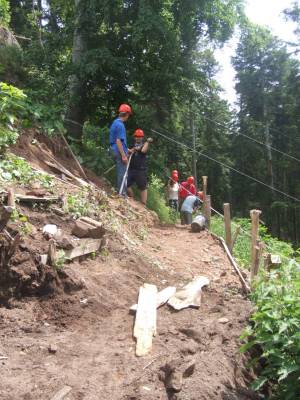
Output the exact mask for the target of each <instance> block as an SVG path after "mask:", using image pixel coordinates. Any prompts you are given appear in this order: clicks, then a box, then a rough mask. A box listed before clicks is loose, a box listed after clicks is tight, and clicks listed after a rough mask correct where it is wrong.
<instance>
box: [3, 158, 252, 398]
mask: <svg viewBox="0 0 300 400" xmlns="http://www.w3.org/2000/svg"><path fill="white" fill-rule="evenodd" d="M31 161H32V160H31ZM64 190H65V191H66V192H67V191H68V190H69V187H68V186H67V185H66V187H65V188H64ZM108 202H109V212H110V213H113V216H112V218H113V221H114V223H115V224H116V226H117V229H115V230H114V231H110V232H109V233H108V239H109V245H108V250H109V251H108V252H107V253H104V254H99V255H97V256H96V257H95V258H94V259H92V258H90V257H87V258H85V259H82V260H77V261H75V262H72V263H70V264H68V265H66V266H65V268H64V270H63V272H61V273H59V274H58V275H57V277H55V279H54V281H55V283H56V284H55V285H54V287H52V286H51V288H52V290H49V291H48V292H39V291H37V292H34V293H29V292H26V290H25V292H24V293H21V296H19V297H18V296H17V297H16V296H14V297H11V298H10V299H9V301H7V302H6V303H5V304H4V303H3V305H2V307H0V338H1V339H0V356H6V357H7V359H1V360H0V372H1V384H0V398H1V399H3V400H16V399H24V400H38V399H52V397H53V396H54V395H55V394H56V393H57V392H58V391H59V390H60V389H61V388H62V387H64V386H65V385H67V386H70V387H71V391H70V393H69V394H68V395H66V397H64V399H66V400H96V399H97V400H98V399H101V400H102V399H103V400H138V399H145V400H147V399H149V400H150V399H151V400H152V399H161V400H166V399H173V400H175V399H177V400H199V399H200V400H201V399H203V400H204V399H207V400H208V399H216V400H219V399H220V400H221V399H222V400H225V399H226V400H231V399H232V400H235V399H245V400H246V399H256V397H255V395H254V394H253V393H252V392H251V391H249V390H248V389H247V386H248V383H249V381H250V380H251V378H252V373H251V371H250V370H248V369H247V367H246V362H247V360H246V359H245V356H242V355H240V353H239V351H238V349H239V346H240V341H239V335H240V334H241V332H242V330H243V328H244V326H245V325H246V323H247V318H248V316H249V314H250V311H251V304H250V302H249V301H248V300H247V299H246V298H245V297H244V296H243V295H242V292H241V285H240V282H239V280H238V278H237V276H236V275H235V273H234V272H233V270H232V267H231V265H230V263H229V262H228V260H227V258H226V255H225V254H224V252H223V250H222V248H221V247H220V246H219V244H218V243H217V242H216V241H215V239H214V238H212V237H211V235H210V234H209V233H207V232H202V233H201V234H194V233H190V232H189V231H188V230H187V229H186V228H181V227H161V226H159V225H158V224H157V220H156V219H155V218H154V217H153V214H151V213H149V212H147V211H145V210H144V209H143V207H142V206H141V205H139V204H138V203H135V202H130V203H127V202H124V201H122V200H119V199H114V198H111V197H110V198H108ZM22 212H23V213H24V214H25V215H27V216H28V219H29V222H30V223H31V224H32V225H33V226H34V227H35V229H36V230H35V232H34V233H32V234H31V235H29V237H26V238H25V242H24V243H23V244H22V248H20V249H19V250H18V251H19V253H18V254H19V255H18V257H20V255H22V253H28V254H30V255H32V254H38V252H39V251H44V250H45V248H46V247H47V242H45V239H44V238H42V236H41V234H40V228H41V226H42V225H43V224H45V223H47V222H53V219H55V223H56V224H57V225H58V226H59V227H61V228H62V229H63V230H65V231H66V232H69V231H70V229H71V226H72V223H73V221H72V219H71V218H70V217H69V216H68V215H66V216H61V217H59V216H56V215H54V214H53V213H52V212H51V211H50V210H47V209H46V210H40V209H37V210H34V209H30V208H27V207H22ZM104 212H105V211H104ZM107 212H108V211H107ZM103 218H105V215H104V214H103ZM25 265H26V261H24V262H22V259H21V262H19V263H16V266H15V268H16V269H17V270H18V272H20V271H23V269H24V266H25ZM31 268H34V265H31ZM28 274H29V276H31V275H30V271H29V272H28V271H27V275H28ZM197 275H205V276H207V277H208V278H209V279H210V281H211V284H210V285H209V287H207V288H206V289H205V290H204V292H203V298H202V305H201V307H200V309H191V308H189V309H185V310H182V311H179V312H174V311H173V310H172V309H171V308H169V307H168V306H163V307H162V308H160V309H159V310H158V321H157V330H158V333H157V336H156V337H155V338H154V340H153V348H152V351H151V353H150V354H149V355H147V356H145V357H142V358H137V357H135V352H134V350H135V341H134V339H133V337H132V330H133V323H134V316H133V315H131V314H129V307H130V306H131V305H132V304H134V303H135V302H136V300H137V294H138V289H139V286H140V285H141V284H142V283H143V282H147V283H153V284H156V285H157V287H158V288H159V289H162V288H164V287H166V286H169V285H174V286H177V287H181V286H183V285H184V284H186V283H187V282H189V281H190V280H191V279H192V278H193V277H195V276H197ZM25 287H27V286H25ZM30 287H31V286H30ZM18 293H19V294H20V292H18ZM224 317H225V318H226V319H227V322H226V320H225V323H221V322H220V321H219V320H220V318H224ZM223 322H224V321H223ZM49 347H50V351H49ZM51 349H52V351H51ZM172 374H173V375H172ZM182 374H183V376H184V377H183V379H182V382H181V378H182ZM171 375H172V376H175V378H177V380H178V382H175V386H176V385H177V387H178V389H179V391H178V392H175V391H172V390H168V389H167V388H166V382H167V381H168V378H169V377H170V376H171Z"/></svg>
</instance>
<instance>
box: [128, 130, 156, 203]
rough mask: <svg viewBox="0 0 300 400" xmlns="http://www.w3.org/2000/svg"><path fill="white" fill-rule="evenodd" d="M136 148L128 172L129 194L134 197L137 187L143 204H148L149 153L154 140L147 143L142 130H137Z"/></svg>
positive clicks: (133, 149)
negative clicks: (134, 187)
mask: <svg viewBox="0 0 300 400" xmlns="http://www.w3.org/2000/svg"><path fill="white" fill-rule="evenodd" d="M133 136H134V146H133V148H132V149H130V152H131V153H132V155H131V160H130V165H129V170H128V180H127V192H128V195H129V196H130V197H133V190H132V186H133V185H134V184H136V185H137V187H138V189H139V190H140V191H141V202H142V203H143V204H145V205H146V203H147V164H146V160H147V152H148V148H149V144H150V143H152V142H153V139H152V138H148V139H147V140H146V141H145V134H144V131H142V129H136V131H135V132H134V135H133Z"/></svg>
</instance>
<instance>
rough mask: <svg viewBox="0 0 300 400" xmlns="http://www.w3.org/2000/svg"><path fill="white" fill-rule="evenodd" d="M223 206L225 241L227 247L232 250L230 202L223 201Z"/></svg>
mask: <svg viewBox="0 0 300 400" xmlns="http://www.w3.org/2000/svg"><path fill="white" fill-rule="evenodd" d="M223 207H224V223H225V241H226V244H227V247H228V248H229V250H230V251H231V252H232V241H231V217H230V204H229V203H224V205H223Z"/></svg>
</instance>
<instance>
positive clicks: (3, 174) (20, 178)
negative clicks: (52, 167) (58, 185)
mask: <svg viewBox="0 0 300 400" xmlns="http://www.w3.org/2000/svg"><path fill="white" fill-rule="evenodd" d="M1 182H2V183H6V184H7V183H13V182H16V183H18V184H21V185H25V186H26V185H30V184H32V183H34V182H38V183H39V184H40V185H41V186H42V187H44V188H47V189H48V188H50V187H51V186H52V185H53V180H52V177H51V176H49V175H47V174H43V173H40V172H37V171H35V170H34V169H32V167H31V166H30V164H29V163H28V162H27V161H26V160H25V159H24V158H21V157H17V156H15V155H14V154H6V155H4V156H2V157H1V158H0V183H1Z"/></svg>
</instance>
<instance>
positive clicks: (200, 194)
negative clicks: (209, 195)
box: [197, 192, 204, 200]
mask: <svg viewBox="0 0 300 400" xmlns="http://www.w3.org/2000/svg"><path fill="white" fill-rule="evenodd" d="M197 196H198V197H199V199H200V200H203V197H204V196H203V192H198V193H197Z"/></svg>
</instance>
